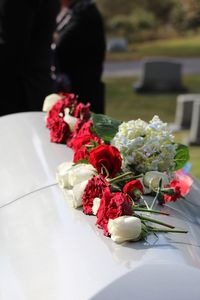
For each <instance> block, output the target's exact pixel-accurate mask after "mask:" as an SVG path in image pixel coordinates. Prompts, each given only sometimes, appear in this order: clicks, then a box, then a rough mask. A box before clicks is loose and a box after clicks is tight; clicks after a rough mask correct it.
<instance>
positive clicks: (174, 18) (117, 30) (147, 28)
mask: <svg viewBox="0 0 200 300" xmlns="http://www.w3.org/2000/svg"><path fill="white" fill-rule="evenodd" d="M96 2H97V5H98V6H99V8H100V10H101V12H102V15H103V17H104V19H105V25H106V30H107V34H108V36H111V35H112V36H123V37H125V38H127V39H128V40H131V41H141V40H143V41H146V40H150V39H152V38H153V39H158V38H160V37H161V36H160V28H161V27H162V28H163V29H164V30H163V33H162V37H164V38H166V37H167V34H168V32H174V33H176V35H178V34H180V33H181V34H186V33H187V31H188V30H190V31H191V30H192V31H193V33H195V31H196V30H197V29H198V28H200V1H199V0H162V1H161V0H153V1H149V0H135V1H130V0H115V1H113V0H96ZM169 29H170V30H169ZM147 32H148V34H147Z"/></svg>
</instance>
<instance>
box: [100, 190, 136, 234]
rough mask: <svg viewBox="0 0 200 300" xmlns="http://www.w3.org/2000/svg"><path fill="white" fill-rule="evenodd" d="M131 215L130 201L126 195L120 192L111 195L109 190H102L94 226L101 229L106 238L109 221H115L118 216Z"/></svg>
mask: <svg viewBox="0 0 200 300" xmlns="http://www.w3.org/2000/svg"><path fill="white" fill-rule="evenodd" d="M131 215H132V201H131V199H130V198H129V197H127V195H126V194H123V193H121V192H117V193H111V192H110V189H109V188H106V189H105V190H104V193H103V196H102V198H101V202H100V206H99V209H98V211H97V222H96V224H97V225H98V226H99V227H100V228H102V229H103V231H104V234H105V235H106V236H108V235H109V232H108V221H109V219H116V218H118V217H120V216H131Z"/></svg>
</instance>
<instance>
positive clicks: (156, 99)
mask: <svg viewBox="0 0 200 300" xmlns="http://www.w3.org/2000/svg"><path fill="white" fill-rule="evenodd" d="M137 80H138V79H137V78H132V77H131V78H130V77H123V78H105V80H104V81H105V83H106V114H107V115H109V116H111V117H113V118H116V119H119V120H122V121H128V120H132V119H138V118H140V119H142V120H145V121H149V120H151V119H152V117H153V116H154V115H155V114H157V115H158V116H159V117H160V119H161V120H162V121H164V122H168V123H173V122H174V120H175V111H176V98H177V95H178V93H173V94H170V93H166V94H153V93H151V94H147V93H146V94H137V93H136V92H134V91H133V88H132V86H133V84H134V82H136V81H137ZM184 85H185V86H187V87H188V89H189V93H200V75H199V76H197V75H193V76H187V77H185V78H184ZM188 133H189V132H188V131H184V132H181V133H177V134H175V135H176V137H177V141H179V142H183V143H186V142H187V138H188ZM190 157H191V159H190V162H191V163H192V168H191V174H192V175H194V176H195V177H197V178H198V179H200V147H194V146H190Z"/></svg>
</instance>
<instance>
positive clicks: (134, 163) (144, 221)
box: [43, 93, 192, 243]
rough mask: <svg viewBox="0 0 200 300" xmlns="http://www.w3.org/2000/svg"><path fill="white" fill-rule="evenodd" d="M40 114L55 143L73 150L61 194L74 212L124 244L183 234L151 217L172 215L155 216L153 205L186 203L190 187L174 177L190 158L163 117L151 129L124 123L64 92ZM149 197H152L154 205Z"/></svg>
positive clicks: (61, 171)
mask: <svg viewBox="0 0 200 300" xmlns="http://www.w3.org/2000/svg"><path fill="white" fill-rule="evenodd" d="M43 111H45V112H47V117H46V127H47V128H48V129H49V130H50V140H51V141H52V142H56V143H65V144H66V145H67V146H68V147H70V148H72V149H73V151H74V157H73V162H63V163H62V164H60V165H59V166H58V167H57V170H56V179H57V182H58V184H59V186H60V188H61V189H62V191H63V195H64V196H65V197H66V199H67V200H68V201H69V202H70V204H71V205H72V206H73V207H74V208H79V207H82V210H83V213H85V214H87V215H95V216H96V225H97V226H98V227H99V228H100V229H102V230H103V232H104V235H106V236H108V237H111V238H112V240H113V241H115V242H117V243H122V242H125V241H138V240H140V239H143V238H145V237H146V236H147V235H148V234H150V233H152V232H153V233H157V232H180V233H186V231H185V230H182V229H177V228H175V227H174V226H173V225H171V224H167V223H165V222H162V221H161V220H160V218H159V219H155V218H152V217H151V214H158V215H168V214H167V213H165V212H162V211H161V210H155V209H154V205H155V203H156V202H157V203H158V204H159V205H161V206H163V205H164V204H165V203H166V202H170V201H176V200H177V199H179V198H182V197H184V196H185V195H186V194H187V193H188V192H189V190H190V187H191V184H192V179H191V178H190V177H189V176H188V175H186V174H184V176H183V174H182V176H180V173H179V172H177V170H180V169H182V168H183V167H184V165H185V164H186V162H187V161H188V159H189V152H188V147H187V146H185V145H182V144H177V143H176V142H175V141H174V136H173V135H172V133H171V131H170V130H169V128H168V125H167V124H166V123H163V122H162V121H161V120H160V119H159V117H158V116H154V117H153V119H152V120H151V121H150V122H149V123H147V122H145V121H143V120H140V119H138V120H131V121H129V122H121V121H119V120H115V119H113V118H110V117H108V116H106V115H101V114H94V113H92V112H91V111H90V104H89V103H87V104H86V105H85V104H83V103H82V102H78V100H77V97H76V96H75V95H74V94H66V93H61V94H51V95H49V96H47V97H46V98H45V101H44V105H43ZM180 178H181V179H180ZM145 194H150V195H152V196H153V197H151V199H152V201H151V203H149V202H147V201H146V200H145V197H144V195H145ZM155 224H157V225H156V226H155Z"/></svg>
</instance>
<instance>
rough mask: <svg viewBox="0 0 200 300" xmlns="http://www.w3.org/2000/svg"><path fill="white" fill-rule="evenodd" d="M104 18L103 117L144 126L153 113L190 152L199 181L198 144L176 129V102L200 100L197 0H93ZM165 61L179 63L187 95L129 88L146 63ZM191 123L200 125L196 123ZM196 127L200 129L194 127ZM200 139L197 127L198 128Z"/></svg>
mask: <svg viewBox="0 0 200 300" xmlns="http://www.w3.org/2000/svg"><path fill="white" fill-rule="evenodd" d="M96 3H97V5H98V7H99V9H100V11H101V13H102V15H103V17H104V22H105V29H106V39H107V53H106V61H105V65H104V75H103V80H104V82H105V83H106V114H107V115H109V116H111V117H114V118H117V119H120V120H123V121H128V120H130V119H137V118H141V119H143V120H145V121H149V120H151V119H152V117H153V116H154V115H155V114H156V115H159V117H160V118H161V120H162V121H164V122H168V123H169V124H170V125H172V128H174V134H175V136H176V140H177V141H179V142H182V143H184V144H188V145H189V147H190V156H191V158H190V164H191V165H190V167H189V168H191V169H190V172H191V174H192V175H194V176H196V177H197V178H198V179H200V143H199V137H196V140H197V143H196V144H195V145H194V144H191V143H190V142H189V137H190V135H191V130H192V129H191V128H179V130H178V129H177V130H176V126H173V125H176V124H175V123H176V114H177V111H176V110H177V97H178V96H179V95H180V94H187V93H188V94H195V95H196V94H197V95H198V96H200V1H199V0H162V1H160V0H153V1H149V0H134V1H130V0H115V1H113V0H96ZM152 58H156V59H160V58H165V60H166V59H169V61H170V60H173V61H175V62H176V61H177V62H178V63H180V64H181V67H182V68H181V70H182V80H183V85H184V86H186V87H187V91H185V92H180V91H173V92H170V91H169V92H167V91H164V92H162V91H160V92H159V91H155V92H152V91H151V92H149V93H148V92H145V93H138V92H137V91H135V90H134V88H133V86H134V84H135V83H136V82H137V81H138V80H139V78H140V77H141V73H142V71H143V70H142V67H143V64H142V63H143V62H144V61H145V60H146V59H152ZM195 122H198V123H200V120H199V119H198V118H197V119H196V120H195ZM198 126H199V128H198ZM196 127H197V131H198V132H197V133H195V134H196V135H200V133H199V131H200V125H199V124H197V126H196Z"/></svg>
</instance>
